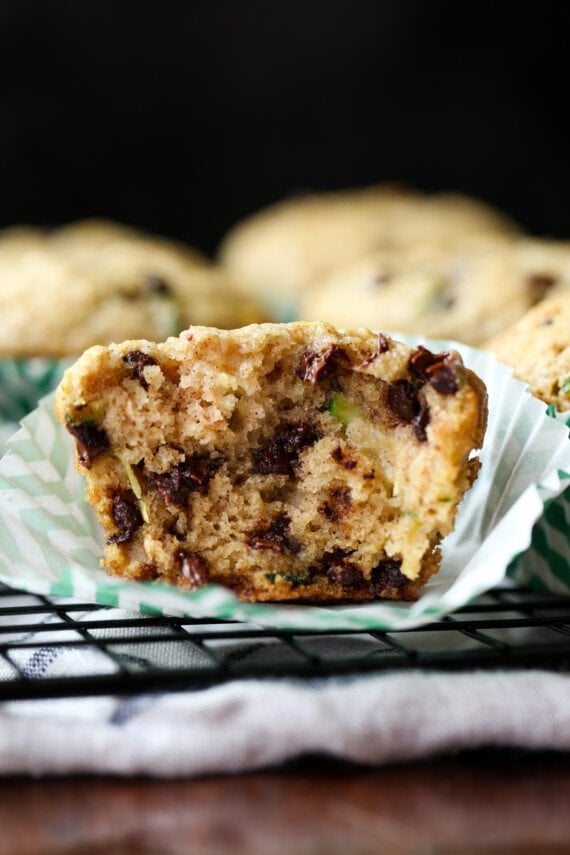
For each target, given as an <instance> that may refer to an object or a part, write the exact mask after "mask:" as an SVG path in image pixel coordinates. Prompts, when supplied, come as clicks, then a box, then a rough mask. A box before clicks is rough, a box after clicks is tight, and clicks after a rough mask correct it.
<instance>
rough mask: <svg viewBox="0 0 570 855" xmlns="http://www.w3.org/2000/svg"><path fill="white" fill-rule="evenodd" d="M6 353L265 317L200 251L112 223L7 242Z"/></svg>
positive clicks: (1, 345)
mask: <svg viewBox="0 0 570 855" xmlns="http://www.w3.org/2000/svg"><path fill="white" fill-rule="evenodd" d="M0 283H1V288H0V318H1V321H0V329H1V332H2V335H1V336H0V356H3V357H7V358H13V357H32V356H47V357H53V358H57V357H65V356H69V355H71V356H73V355H77V354H79V353H81V352H82V351H83V350H84V349H85V348H87V347H90V346H91V345H93V344H98V343H100V344H106V343H108V342H110V341H121V340H123V339H125V338H140V337H145V338H152V339H163V338H166V337H167V336H169V335H177V334H178V333H179V332H180V330H181V329H184V328H185V327H187V326H188V325H189V324H190V323H208V324H215V325H216V326H221V327H233V326H243V325H244V324H247V323H251V322H253V321H260V320H264V314H263V312H262V311H261V310H260V308H259V306H258V305H257V303H256V302H255V301H254V300H253V299H252V298H251V297H248V296H247V295H244V294H243V293H242V292H240V291H239V290H238V289H237V288H236V287H235V286H233V285H232V283H230V282H229V280H228V278H227V276H226V275H225V274H222V273H221V272H219V271H218V270H217V269H216V268H214V267H213V266H211V265H209V264H208V263H207V262H206V260H205V259H203V258H202V257H201V256H200V255H199V254H198V253H196V252H195V251H194V250H191V249H187V248H186V247H182V246H179V245H176V244H173V243H171V242H170V241H167V240H161V239H159V238H152V237H149V236H147V235H144V234H141V233H139V232H137V231H135V230H134V229H128V228H126V227H123V226H119V225H116V224H114V223H108V222H104V221H92V222H91V221H87V222H84V223H78V224H75V225H72V226H68V227H66V228H63V229H59V230H55V231H53V232H43V231H41V230H39V229H36V230H34V229H19V230H10V231H8V232H7V233H5V234H4V235H2V236H0Z"/></svg>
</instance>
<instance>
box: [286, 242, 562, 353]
mask: <svg viewBox="0 0 570 855" xmlns="http://www.w3.org/2000/svg"><path fill="white" fill-rule="evenodd" d="M566 289H568V290H570V243H564V242H561V241H560V242H555V241H543V240H539V239H531V238H529V239H518V240H505V239H503V238H501V237H499V236H496V237H480V238H471V239H465V240H463V241H461V242H458V243H457V244H456V245H455V246H454V247H453V248H440V247H438V246H436V245H434V244H417V245H416V246H415V247H410V248H407V249H402V248H400V249H397V250H395V249H392V250H383V251H378V252H374V253H370V254H368V255H366V256H364V257H362V258H360V259H359V260H357V261H355V262H353V263H352V264H350V265H347V266H346V267H344V268H342V269H339V270H337V271H335V273H334V274H332V275H331V276H329V277H326V278H325V279H323V281H322V282H320V283H319V284H317V285H316V286H315V287H314V288H313V289H312V290H310V291H307V292H306V293H305V295H304V296H303V298H302V300H301V304H300V316H301V318H303V319H304V320H315V319H317V318H318V319H320V320H326V321H329V322H330V323H332V324H336V325H337V326H342V327H345V326H347V327H351V326H358V325H366V326H368V327H371V328H372V329H383V330H394V331H398V332H402V333H411V334H414V333H417V334H421V335H425V336H427V337H431V338H452V339H456V340H458V341H463V342H465V343H467V344H472V345H477V344H480V343H481V342H482V341H484V340H485V339H488V338H490V337H492V336H495V335H497V334H498V333H500V332H501V331H502V330H504V329H506V328H507V327H509V326H510V325H511V324H513V323H515V322H516V321H517V320H518V319H519V318H520V317H521V316H522V315H523V314H524V313H525V312H526V311H528V309H530V308H531V307H532V306H533V305H535V304H536V303H537V302H539V301H540V300H541V299H543V298H544V297H545V296H547V295H549V294H551V293H556V292H560V291H564V290H566Z"/></svg>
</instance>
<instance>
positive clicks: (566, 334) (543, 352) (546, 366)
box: [485, 291, 570, 411]
mask: <svg viewBox="0 0 570 855" xmlns="http://www.w3.org/2000/svg"><path fill="white" fill-rule="evenodd" d="M485 348H486V349H487V350H490V351H491V352H492V353H494V354H495V356H496V357H497V359H499V360H500V361H501V362H505V363H506V364H507V365H510V366H511V367H512V369H513V371H514V374H515V377H519V378H520V379H521V380H524V381H525V383H528V385H529V388H530V391H531V392H532V394H533V395H536V397H537V398H541V400H543V401H545V402H546V403H547V404H554V405H555V406H556V408H557V409H558V410H561V411H566V410H570V291H568V292H566V293H562V294H559V295H558V296H554V297H550V298H549V299H548V300H544V301H543V302H542V303H540V304H539V305H538V306H535V307H534V308H533V309H531V311H529V312H528V313H527V314H526V315H525V316H524V317H523V318H521V319H520V320H519V321H518V323H517V324H515V325H514V326H513V327H510V328H509V329H508V330H505V332H504V333H502V335H499V336H496V337H495V338H493V339H491V340H490V341H487V342H486V343H485Z"/></svg>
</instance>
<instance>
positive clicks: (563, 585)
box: [508, 407, 570, 594]
mask: <svg viewBox="0 0 570 855" xmlns="http://www.w3.org/2000/svg"><path fill="white" fill-rule="evenodd" d="M547 412H548V415H550V416H552V417H553V418H555V419H557V420H558V421H559V422H560V423H561V424H563V425H565V426H566V427H568V428H570V413H568V412H566V413H557V412H556V411H555V409H554V407H549V408H548V410H547ZM559 475H560V478H561V480H563V481H565V482H566V483H567V484H568V486H567V487H566V489H565V490H564V492H562V493H561V494H560V495H559V496H557V497H556V498H553V499H551V500H550V501H547V502H546V506H545V510H544V514H543V515H542V517H541V518H540V519H539V521H538V522H537V523H536V525H535V526H534V528H533V530H532V540H531V544H530V547H529V548H528V549H527V550H526V552H525V553H524V554H523V555H521V556H520V557H519V558H518V560H515V561H514V562H513V564H512V565H511V567H509V571H508V573H509V576H511V577H512V578H513V579H516V580H517V581H518V582H521V583H524V584H526V585H530V586H531V587H532V588H540V589H543V590H549V591H555V592H556V593H560V594H568V593H569V592H570V476H569V475H568V473H567V472H566V473H559Z"/></svg>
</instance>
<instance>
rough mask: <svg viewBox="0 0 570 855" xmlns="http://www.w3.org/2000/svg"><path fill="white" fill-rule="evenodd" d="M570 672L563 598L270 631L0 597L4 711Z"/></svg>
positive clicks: (501, 594)
mask: <svg viewBox="0 0 570 855" xmlns="http://www.w3.org/2000/svg"><path fill="white" fill-rule="evenodd" d="M523 667H539V668H548V669H559V670H569V669H570V597H559V596H555V595H553V594H548V593H543V592H536V591H531V590H528V589H520V588H516V589H515V588H506V587H505V588H497V589H495V590H493V591H491V592H489V593H488V594H485V595H484V596H482V597H480V598H479V599H478V600H476V601H475V602H474V603H472V604H471V605H469V606H465V607H464V608H462V609H460V610H459V611H457V612H455V613H454V614H453V615H450V616H448V617H446V618H445V619H443V620H441V621H438V622H435V623H431V624H428V625H427V626H424V627H422V628H421V629H415V630H401V631H397V632H396V631H391V632H363V631H358V630H354V631H345V632H338V631H337V632H306V631H305V632H301V631H299V630H295V631H293V632H282V631H274V630H270V629H266V628H263V627H261V626H255V625H251V624H247V625H246V624H239V623H235V622H222V621H219V620H204V619H200V620H192V619H189V618H165V617H149V616H143V615H140V614H137V613H134V612H125V611H120V610H118V609H113V608H103V607H101V606H99V605H94V604H89V603H82V602H78V601H76V600H69V599H63V598H48V597H44V596H40V595H32V594H27V593H21V592H17V591H14V590H12V589H9V588H6V587H3V586H0V700H4V701H5V700H24V699H31V698H62V697H79V696H88V695H102V694H105V695H108V694H116V695H132V694H138V693H152V692H164V691H178V690H182V689H189V688H201V687H206V686H209V685H213V684H218V683H222V682H226V681H228V680H235V679H243V678H253V677H255V678H258V679H259V678H275V677H285V676H287V677H297V678H313V679H314V678H319V677H325V676H328V675H333V674H335V675H348V674H364V673H370V672H381V671H386V670H394V669H406V668H407V669H411V668H415V669H417V668H420V669H445V670H465V669H470V668H523Z"/></svg>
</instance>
